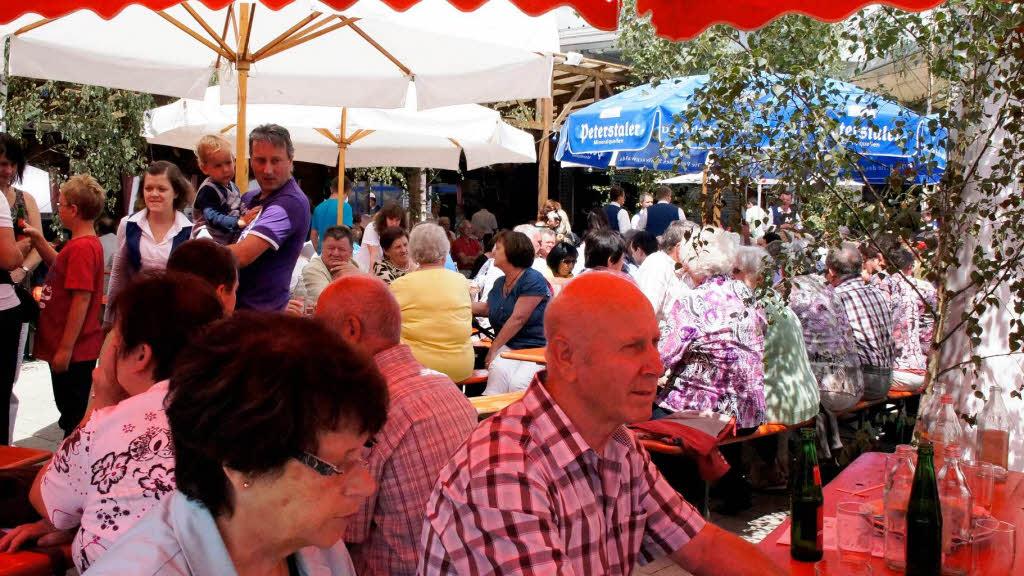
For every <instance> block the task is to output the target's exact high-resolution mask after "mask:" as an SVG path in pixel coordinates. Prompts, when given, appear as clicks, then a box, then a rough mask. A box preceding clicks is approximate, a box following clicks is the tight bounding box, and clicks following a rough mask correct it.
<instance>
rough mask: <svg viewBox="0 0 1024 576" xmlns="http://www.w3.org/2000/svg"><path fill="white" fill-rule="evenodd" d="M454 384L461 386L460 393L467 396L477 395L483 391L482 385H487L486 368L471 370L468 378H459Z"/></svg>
mask: <svg viewBox="0 0 1024 576" xmlns="http://www.w3.org/2000/svg"><path fill="white" fill-rule="evenodd" d="M455 385H456V386H458V387H459V388H461V389H462V393H463V394H465V395H467V396H479V395H480V393H481V392H483V389H484V386H486V385H487V370H485V369H477V370H473V373H472V374H470V375H469V378H466V379H465V380H459V381H458V382H456V383H455Z"/></svg>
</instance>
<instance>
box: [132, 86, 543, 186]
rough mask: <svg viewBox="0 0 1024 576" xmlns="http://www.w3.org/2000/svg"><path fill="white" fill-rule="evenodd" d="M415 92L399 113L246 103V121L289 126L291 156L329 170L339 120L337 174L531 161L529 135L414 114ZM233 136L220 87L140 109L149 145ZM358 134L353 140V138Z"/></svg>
mask: <svg viewBox="0 0 1024 576" xmlns="http://www.w3.org/2000/svg"><path fill="white" fill-rule="evenodd" d="M415 99H416V97H415V94H414V93H413V94H411V95H410V97H409V98H408V99H407V100H406V102H407V105H406V107H405V108H401V109H395V110H382V109H374V108H352V109H342V108H331V107H322V106H289V105H284V104H251V105H249V111H248V116H249V119H250V120H251V124H253V125H256V124H260V123H265V122H275V123H277V124H280V125H282V126H284V127H285V128H287V129H288V131H289V132H290V133H291V136H292V143H293V144H294V145H295V159H296V160H300V161H303V162H314V163H317V164H324V165H327V166H334V165H335V164H336V163H337V162H338V160H339V140H341V134H340V131H341V120H342V115H343V114H344V116H345V120H346V124H347V126H346V136H347V140H349V144H348V146H347V150H346V152H345V154H344V160H345V165H344V166H340V167H339V168H340V170H344V168H345V167H348V168H361V167H371V166H416V167H421V168H442V169H447V170H457V169H458V168H459V157H460V155H461V154H462V153H464V154H465V155H466V168H467V169H469V170H473V169H474V168H479V167H482V166H488V165H491V164H501V163H523V162H536V159H537V157H536V151H535V149H534V146H533V137H532V136H531V135H530V134H529V133H527V132H524V131H522V130H519V129H517V128H513V127H511V126H509V125H508V124H506V123H505V122H503V121H502V120H501V116H500V115H499V114H498V112H496V111H495V110H492V109H490V108H487V107H484V106H480V105H477V104H462V105H457V106H445V107H441V108H433V109H430V110H416V105H415ZM217 133H220V134H223V135H225V136H227V137H233V136H234V135H235V107H234V105H223V104H221V97H220V88H219V87H217V86H212V87H210V88H207V90H206V97H205V98H204V99H203V100H190V99H183V100H178V101H177V102H173V103H171V104H168V105H166V106H161V107H159V108H154V109H152V110H149V111H147V112H146V118H145V131H144V133H143V136H145V137H146V140H148V141H149V143H150V144H162V145H165V146H174V147H176V148H186V149H190V150H191V149H193V148H194V147H195V144H196V142H197V141H198V140H199V138H200V137H202V136H203V135H204V134H217ZM357 135H358V136H359V137H356V136H357Z"/></svg>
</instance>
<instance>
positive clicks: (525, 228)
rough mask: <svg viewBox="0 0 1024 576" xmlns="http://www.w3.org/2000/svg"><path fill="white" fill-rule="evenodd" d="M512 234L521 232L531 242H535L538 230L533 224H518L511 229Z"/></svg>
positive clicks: (538, 234)
mask: <svg viewBox="0 0 1024 576" xmlns="http://www.w3.org/2000/svg"><path fill="white" fill-rule="evenodd" d="M512 231H513V232H522V233H523V234H526V237H527V238H529V239H530V241H531V242H536V241H537V238H539V237H540V229H539V228H537V227H536V226H534V225H533V224H520V225H519V226H516V227H515V228H513V229H512Z"/></svg>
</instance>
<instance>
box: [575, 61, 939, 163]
mask: <svg viewBox="0 0 1024 576" xmlns="http://www.w3.org/2000/svg"><path fill="white" fill-rule="evenodd" d="M779 78H780V77H767V78H766V79H767V80H768V82H767V83H766V85H768V86H771V85H772V80H773V79H779ZM707 82H708V77H707V76H687V77H682V78H675V79H672V80H666V81H664V82H662V83H660V84H658V85H657V86H652V85H650V84H645V85H643V86H637V87H635V88H631V89H629V90H625V91H623V92H620V93H618V94H616V95H614V96H612V97H610V98H607V99H605V100H601V101H600V102H596V103H594V104H591V105H590V106H587V107H586V108H583V109H580V110H578V111H576V112H573V113H572V114H570V115H569V116H568V117H567V118H566V121H565V124H564V125H563V127H562V131H561V134H560V136H559V141H558V149H557V150H556V152H555V158H556V159H557V160H560V161H562V162H567V163H570V164H573V165H583V166H592V167H598V168H605V167H609V166H616V167H620V168H648V169H657V170H666V171H675V172H681V173H684V174H685V173H691V172H700V171H702V170H704V166H705V165H706V162H707V157H708V154H709V153H712V152H715V153H719V154H725V153H728V150H729V148H730V146H731V145H732V143H731V142H728V141H716V140H715V138H714V137H711V138H701V139H700V142H701V145H705V146H706V147H705V148H690V149H688V150H682V149H680V148H678V147H672V146H668V145H666V144H667V143H669V142H674V141H676V140H680V139H681V140H684V141H685V140H688V137H687V136H688V135H687V134H685V133H684V132H686V131H687V130H691V131H692V130H700V131H701V133H702V134H703V133H710V134H714V132H715V130H716V126H715V124H714V122H711V123H709V124H707V125H703V126H698V127H693V126H685V127H684V126H682V125H681V124H680V122H678V117H679V115H680V114H682V113H683V112H684V111H686V110H687V109H688V108H689V107H690V106H691V105H692V104H693V103H694V102H695V101H696V98H697V94H698V91H699V90H700V89H701V88H702V87H703V86H704V85H705V84H706V83H707ZM822 93H823V95H824V99H825V101H824V102H821V103H819V104H820V106H821V108H822V109H824V110H825V111H826V113H827V114H828V115H829V116H830V117H831V118H832V119H833V120H834V121H836V123H837V128H836V130H835V132H834V133H833V134H831V135H815V136H814V137H818V138H820V137H824V138H831V139H832V140H834V142H836V143H838V144H841V145H842V146H845V147H846V149H847V150H848V151H850V152H851V153H853V155H854V157H855V159H856V168H855V169H853V170H850V171H849V172H848V173H844V174H842V177H844V178H850V179H853V180H858V181H861V182H869V183H884V182H886V181H887V179H888V178H889V177H890V175H891V174H892V172H893V170H900V171H901V172H903V173H909V174H911V175H913V176H912V178H910V179H911V180H913V181H916V182H920V183H932V182H937V181H938V179H939V178H940V177H941V175H942V172H943V170H944V169H945V158H946V154H945V149H944V145H945V139H946V131H945V130H944V129H942V128H940V127H938V126H937V123H936V122H935V121H934V119H933V118H929V117H926V116H922V115H919V114H917V113H915V112H913V111H912V110H909V109H907V108H904V107H902V106H900V105H899V104H896V103H894V102H890V101H888V100H885V99H884V98H882V97H881V96H878V95H876V94H872V93H870V92H866V91H864V90H862V89H861V88H858V87H856V86H854V85H852V84H849V83H846V82H840V81H838V80H826V81H825V89H824V90H823V91H822ZM786 102H788V101H786ZM734 106H736V107H739V109H741V110H744V111H747V112H745V115H746V117H747V118H749V125H750V126H758V127H759V128H766V129H775V128H778V129H779V130H783V129H786V128H787V126H786V123H787V122H789V120H790V119H791V117H792V116H793V115H794V114H796V113H798V112H799V113H803V112H805V110H798V109H797V107H796V106H793V105H791V104H789V103H785V104H782V103H780V100H779V95H778V94H776V92H775V90H764V91H760V90H750V94H749V97H748V98H746V99H739V100H737V102H736V103H735V104H734ZM769 110H770V111H771V112H772V113H773V115H772V116H770V117H769V116H765V114H764V113H765V111H769ZM772 131H773V130H764V131H763V132H757V133H753V134H754V135H755V136H756V135H757V134H763V133H771V132H772ZM776 132H777V131H776ZM773 145H774V143H773V142H772V141H771V140H770V139H767V138H764V139H762V140H761V141H760V143H759V144H758V146H760V147H764V148H770V147H772V146H773ZM752 176H755V177H760V178H772V177H774V176H775V175H774V174H773V173H772V170H771V168H770V167H765V168H764V170H763V171H762V173H759V174H752Z"/></svg>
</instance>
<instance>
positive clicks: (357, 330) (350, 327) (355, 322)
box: [342, 314, 363, 342]
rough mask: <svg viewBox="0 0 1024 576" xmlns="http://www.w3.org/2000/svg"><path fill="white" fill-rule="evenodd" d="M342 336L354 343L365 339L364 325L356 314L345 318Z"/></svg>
mask: <svg viewBox="0 0 1024 576" xmlns="http://www.w3.org/2000/svg"><path fill="white" fill-rule="evenodd" d="M342 334H343V335H344V336H345V339H346V340H351V341H352V342H358V341H359V340H360V339H361V338H362V337H363V323H362V322H360V321H359V318H357V317H356V316H355V314H348V315H347V316H345V322H344V323H343V324H342Z"/></svg>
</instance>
